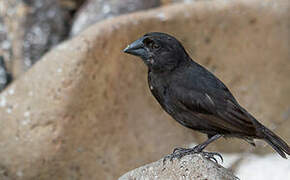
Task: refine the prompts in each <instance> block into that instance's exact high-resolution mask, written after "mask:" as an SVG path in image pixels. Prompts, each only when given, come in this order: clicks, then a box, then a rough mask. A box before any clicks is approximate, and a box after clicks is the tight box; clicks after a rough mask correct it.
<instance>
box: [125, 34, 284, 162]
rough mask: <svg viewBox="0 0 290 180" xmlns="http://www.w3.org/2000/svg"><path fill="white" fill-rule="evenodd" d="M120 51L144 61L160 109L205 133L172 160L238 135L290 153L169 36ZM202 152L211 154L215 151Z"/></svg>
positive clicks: (154, 36) (147, 37)
mask: <svg viewBox="0 0 290 180" xmlns="http://www.w3.org/2000/svg"><path fill="white" fill-rule="evenodd" d="M124 52H125V53H128V54H132V55H135V56H139V57H140V58H142V60H143V62H144V63H145V64H146V65H147V66H148V84H149V88H150V90H151V92H152V94H153V95H154V97H155V98H156V99H157V101H158V102H159V104H160V105H161V106H162V108H163V109H164V110H165V111H166V112H167V113H168V114H170V115H171V116H172V117H173V118H174V119H175V120H176V121H177V122H179V123H180V124H182V125H183V126H186V127H188V128H191V129H193V130H197V131H199V132H202V133H205V134H207V136H208V140H206V141H205V142H203V143H202V144H199V145H197V146H195V147H194V148H190V149H185V148H176V149H175V150H174V151H173V153H172V154H171V155H169V157H170V158H171V159H172V158H175V157H178V158H180V157H182V156H184V155H186V154H190V153H200V152H202V151H203V149H204V148H205V147H206V146H207V145H208V144H210V143H211V142H213V141H214V140H216V139H218V138H220V137H237V138H241V139H244V140H246V141H247V142H249V143H250V144H252V145H255V144H254V142H253V139H262V140H264V141H266V142H267V143H268V144H269V145H270V146H271V147H272V148H273V149H274V150H275V151H277V152H278V153H279V154H280V155H281V156H282V157H283V158H286V154H288V155H290V148H289V146H288V145H287V143H286V142H285V141H283V140H282V139H281V138H280V137H278V136H277V135H276V134H274V133H273V132H272V131H271V130H269V129H268V128H266V127H265V126H263V125H262V124H261V123H260V122H258V121H257V120H256V119H255V118H254V117H253V116H252V115H251V114H250V113H248V112H247V111H246V110H245V109H244V108H243V107H242V106H240V105H239V103H238V102H237V100H236V99H235V98H234V96H233V95H232V93H231V92H230V91H229V89H228V88H227V87H226V86H225V85H224V83H223V82H221V81H220V80H219V79H218V78H217V77H216V76H215V75H213V74H212V73H211V72H209V71H208V70H207V69H205V68H204V67H202V66H201V65H200V64H198V63H196V62H195V61H193V60H192V59H191V58H190V57H189V55H188V54H187V52H186V51H185V49H184V47H183V46H182V44H181V43H180V42H179V41H178V40H177V39H175V38H174V37H173V36H171V35H168V34H165V33H160V32H151V33H147V34H145V35H144V36H143V37H141V38H140V39H138V40H136V41H135V42H133V43H132V44H130V45H129V46H128V47H127V48H125V49H124ZM202 153H206V152H202ZM206 155H207V157H208V158H210V159H214V157H213V156H214V155H219V154H218V153H206ZM219 156H220V155H219ZM214 160H215V159H214Z"/></svg>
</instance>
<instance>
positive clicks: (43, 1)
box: [0, 0, 76, 77]
mask: <svg viewBox="0 0 290 180" xmlns="http://www.w3.org/2000/svg"><path fill="white" fill-rule="evenodd" d="M65 2H68V1H64V0H37V1H36V0H9V1H0V8H1V9H0V55H1V56H3V57H4V59H5V62H6V65H7V67H8V69H9V70H10V71H11V72H13V76H14V77H15V76H18V75H20V74H22V73H23V72H24V71H25V70H27V69H28V68H29V67H30V66H31V65H32V64H34V63H35V62H36V61H37V60H39V59H40V57H42V55H43V54H44V53H46V52H47V51H48V50H50V49H51V48H52V47H53V46H55V45H56V44H58V43H60V42H61V41H63V40H64V39H65V38H66V37H67V36H68V34H69V30H70V23H71V19H72V17H71V11H73V8H76V7H73V6H71V7H68V6H69V5H67V4H68V3H66V4H65Z"/></svg>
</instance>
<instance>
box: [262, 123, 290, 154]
mask: <svg viewBox="0 0 290 180" xmlns="http://www.w3.org/2000/svg"><path fill="white" fill-rule="evenodd" d="M262 126H263V125H262ZM261 131H262V134H263V139H264V140H265V141H266V142H267V143H268V144H269V145H270V146H272V148H273V149H274V150H275V151H277V152H278V153H279V154H280V156H282V157H283V158H285V159H287V157H286V155H285V153H286V154H288V155H290V147H289V146H288V144H287V143H286V142H285V141H283V140H282V139H281V138H280V137H279V136H277V135H276V134H275V133H273V132H272V131H271V130H269V129H267V128H266V127H265V126H263V128H262V129H261Z"/></svg>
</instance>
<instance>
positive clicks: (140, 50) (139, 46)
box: [123, 38, 148, 59]
mask: <svg viewBox="0 0 290 180" xmlns="http://www.w3.org/2000/svg"><path fill="white" fill-rule="evenodd" d="M123 52H125V53H128V54H132V55H135V56H139V57H141V58H142V59H147V58H148V52H147V50H146V49H145V47H144V44H143V38H140V39H138V40H136V41H134V42H133V43H131V44H130V45H128V46H127V47H126V48H125V49H124V50H123Z"/></svg>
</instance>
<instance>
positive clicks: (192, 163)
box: [119, 154, 238, 180]
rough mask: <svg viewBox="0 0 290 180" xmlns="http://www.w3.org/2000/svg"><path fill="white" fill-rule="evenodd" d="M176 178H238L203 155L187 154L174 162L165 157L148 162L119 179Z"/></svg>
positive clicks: (202, 179) (198, 179)
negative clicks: (165, 159) (164, 160)
mask: <svg viewBox="0 0 290 180" xmlns="http://www.w3.org/2000/svg"><path fill="white" fill-rule="evenodd" d="M135 179H138V180H145V179H158V180H174V179H188V180H189V179H195V180H204V179H208V180H222V179H223V180H236V179H238V178H237V177H235V176H234V174H233V173H232V172H230V171H229V170H227V169H225V168H223V167H222V166H220V165H218V164H216V163H213V162H212V161H209V160H207V159H206V158H204V157H203V156H202V155H198V154H194V155H187V156H184V157H183V158H181V159H180V160H178V159H174V160H173V161H172V162H171V161H170V160H167V161H166V162H165V163H164V162H163V158H162V159H160V160H159V161H156V162H153V163H150V164H147V165H145V166H142V167H139V168H137V169H134V170H132V171H130V172H128V173H126V174H124V175H123V176H122V177H120V178H119V180H135Z"/></svg>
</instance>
